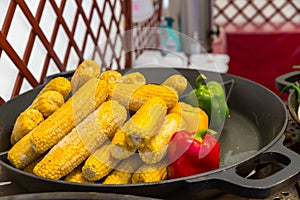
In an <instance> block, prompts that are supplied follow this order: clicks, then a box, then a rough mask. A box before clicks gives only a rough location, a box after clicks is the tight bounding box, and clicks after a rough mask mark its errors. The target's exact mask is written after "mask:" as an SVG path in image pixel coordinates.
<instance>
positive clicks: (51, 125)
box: [31, 78, 108, 153]
mask: <svg viewBox="0 0 300 200" xmlns="http://www.w3.org/2000/svg"><path fill="white" fill-rule="evenodd" d="M107 95H108V89H107V83H106V82H105V81H102V80H99V79H97V78H92V79H90V80H89V81H88V82H87V83H86V84H84V85H83V86H82V87H81V88H80V89H79V90H78V91H77V92H76V93H75V94H74V95H73V96H72V97H71V98H70V99H69V100H68V101H67V102H66V103H65V104H63V105H62V106H61V107H60V108H59V109H57V110H56V111H55V112H54V113H53V114H52V115H50V116H49V117H48V118H47V119H46V120H44V121H43V122H42V123H40V124H39V126H37V127H36V128H35V129H34V130H32V136H31V143H32V145H33V148H34V150H35V151H36V152H38V153H44V152H45V151H47V150H48V149H50V148H51V147H52V146H54V145H55V144H56V143H57V142H58V141H60V140H61V139H62V138H63V137H64V136H65V135H66V134H67V133H69V132H70V131H71V130H72V129H73V128H74V127H75V126H76V124H78V123H79V122H81V121H82V120H83V119H84V118H85V117H86V116H87V115H89V114H90V113H92V112H93V111H94V110H95V109H96V108H97V107H98V106H99V105H100V104H101V103H102V102H104V101H105V100H106V98H107Z"/></svg>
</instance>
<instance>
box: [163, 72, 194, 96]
mask: <svg viewBox="0 0 300 200" xmlns="http://www.w3.org/2000/svg"><path fill="white" fill-rule="evenodd" d="M162 85H165V86H169V87H172V88H174V89H175V90H176V91H177V93H178V95H181V94H182V93H183V92H184V91H185V90H186V88H187V85H188V81H187V79H186V78H185V77H184V76H182V75H180V74H174V75H171V76H170V77H169V78H167V79H166V80H165V81H164V82H163V83H162Z"/></svg>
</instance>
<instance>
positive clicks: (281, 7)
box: [214, 0, 300, 30]
mask: <svg viewBox="0 0 300 200" xmlns="http://www.w3.org/2000/svg"><path fill="white" fill-rule="evenodd" d="M299 14H300V0H215V1H214V21H215V23H216V24H219V25H223V26H226V25H227V24H230V25H237V26H239V25H241V24H242V25H243V24H249V23H251V24H253V25H256V26H260V25H261V24H265V23H268V24H270V25H272V26H273V30H276V28H277V27H278V26H280V25H281V24H282V23H285V22H290V23H291V24H294V25H295V26H299V24H300V15H299Z"/></svg>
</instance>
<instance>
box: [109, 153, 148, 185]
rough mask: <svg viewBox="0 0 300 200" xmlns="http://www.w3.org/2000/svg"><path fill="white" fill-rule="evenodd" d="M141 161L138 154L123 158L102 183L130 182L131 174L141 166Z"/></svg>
mask: <svg viewBox="0 0 300 200" xmlns="http://www.w3.org/2000/svg"><path fill="white" fill-rule="evenodd" d="M142 164H143V161H142V160H141V159H140V158H139V155H138V154H134V155H132V156H131V157H129V158H128V159H126V160H123V161H122V162H121V163H120V164H119V165H118V166H117V167H116V169H115V170H114V171H112V172H111V173H110V174H109V175H108V176H107V177H106V178H105V180H104V181H103V184H128V183H131V177H132V174H133V173H134V172H135V171H136V170H137V169H138V168H139V167H140V166H142Z"/></svg>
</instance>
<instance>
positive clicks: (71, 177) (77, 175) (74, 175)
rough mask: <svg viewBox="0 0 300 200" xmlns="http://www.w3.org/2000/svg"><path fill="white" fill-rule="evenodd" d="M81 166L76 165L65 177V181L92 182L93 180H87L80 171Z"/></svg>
mask: <svg viewBox="0 0 300 200" xmlns="http://www.w3.org/2000/svg"><path fill="white" fill-rule="evenodd" d="M81 168H82V166H81V165H79V166H78V167H76V168H75V169H74V170H73V171H72V172H71V173H70V174H68V175H67V176H66V177H65V179H64V180H65V181H68V182H75V183H94V181H89V180H88V179H86V178H85V177H84V176H83V174H82V171H81Z"/></svg>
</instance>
